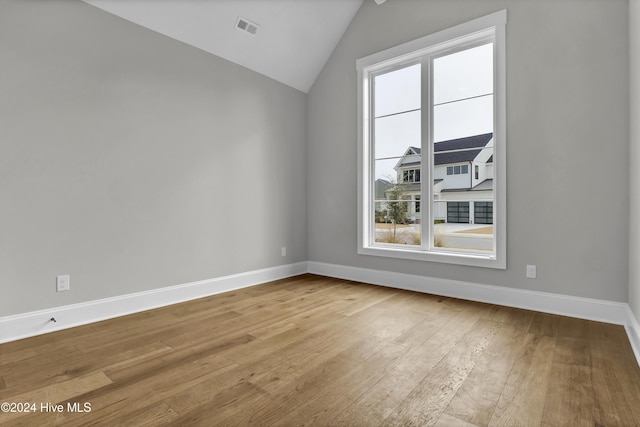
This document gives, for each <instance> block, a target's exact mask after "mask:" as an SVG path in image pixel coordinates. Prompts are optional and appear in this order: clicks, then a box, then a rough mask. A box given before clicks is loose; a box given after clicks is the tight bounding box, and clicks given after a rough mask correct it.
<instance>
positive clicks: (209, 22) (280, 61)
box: [84, 0, 363, 92]
mask: <svg viewBox="0 0 640 427" xmlns="http://www.w3.org/2000/svg"><path fill="white" fill-rule="evenodd" d="M84 1H85V2H86V3H89V4H91V5H93V6H96V7H98V8H100V9H103V10H105V11H107V12H110V13H112V14H114V15H117V16H120V17H122V18H124V19H127V20H129V21H131V22H134V23H136V24H139V25H142V26H143V27H146V28H149V29H151V30H154V31H157V32H159V33H162V34H165V35H167V36H169V37H172V38H174V39H176V40H180V41H182V42H184V43H187V44H189V45H192V46H195V47H198V48H200V49H203V50H205V51H207V52H210V53H212V54H214V55H217V56H220V57H222V58H225V59H227V60H229V61H232V62H235V63H236V64H239V65H242V66H244V67H247V68H249V69H251V70H253V71H256V72H258V73H260V74H264V75H265V76H268V77H271V78H272V79H274V80H277V81H279V82H282V83H284V84H286V85H288V86H291V87H294V88H296V89H298V90H301V91H303V92H308V91H309V89H310V88H311V85H313V82H314V81H315V79H316V77H317V76H318V74H319V73H320V70H322V67H323V66H324V64H325V62H326V61H327V59H329V56H330V55H331V52H332V51H333V49H334V48H335V46H336V44H337V43H338V41H339V40H340V38H341V37H342V34H343V33H344V31H345V30H346V29H347V27H348V26H349V23H350V22H351V20H352V18H353V17H354V15H355V14H356V12H357V11H358V9H359V8H360V5H361V4H362V2H363V0H127V1H123V0H84ZM240 16H241V17H243V18H246V19H247V20H249V21H252V22H254V23H256V24H258V25H259V29H258V32H257V34H256V35H251V34H249V33H247V32H243V31H239V30H237V29H236V28H235V24H236V21H237V19H238V17H240Z"/></svg>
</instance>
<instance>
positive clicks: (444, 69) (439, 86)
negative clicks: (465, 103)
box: [433, 43, 493, 105]
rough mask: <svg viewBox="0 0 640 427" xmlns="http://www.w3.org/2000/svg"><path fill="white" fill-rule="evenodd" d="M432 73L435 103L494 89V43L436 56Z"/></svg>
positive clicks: (485, 92)
mask: <svg viewBox="0 0 640 427" xmlns="http://www.w3.org/2000/svg"><path fill="white" fill-rule="evenodd" d="M469 64H474V65H473V66H469ZM433 73H434V87H433V90H434V93H433V103H434V104H435V105H438V104H442V103H445V102H451V101H457V100H460V99H467V98H472V97H476V96H481V95H487V94H490V93H493V43H489V44H485V45H482V46H478V47H474V48H472V49H467V50H463V51H461V52H456V53H454V54H451V55H447V56H442V57H439V58H436V59H434V60H433Z"/></svg>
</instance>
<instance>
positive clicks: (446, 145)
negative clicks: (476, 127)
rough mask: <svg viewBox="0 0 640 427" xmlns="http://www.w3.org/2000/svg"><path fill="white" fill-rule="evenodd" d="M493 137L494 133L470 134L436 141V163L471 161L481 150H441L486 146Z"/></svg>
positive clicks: (434, 147)
mask: <svg viewBox="0 0 640 427" xmlns="http://www.w3.org/2000/svg"><path fill="white" fill-rule="evenodd" d="M491 138H493V133H485V134H482V135H474V136H468V137H466V138H458V139H450V140H448V141H442V142H436V143H435V144H434V145H433V149H434V159H433V164H434V165H444V164H447V163H460V162H470V161H472V160H473V159H475V158H476V156H477V155H478V154H480V150H469V151H454V152H453V153H451V152H448V153H439V152H440V151H449V150H465V149H469V148H482V147H485V146H486V145H487V144H488V143H489V141H491Z"/></svg>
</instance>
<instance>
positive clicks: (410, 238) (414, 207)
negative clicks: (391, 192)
mask: <svg viewBox="0 0 640 427" xmlns="http://www.w3.org/2000/svg"><path fill="white" fill-rule="evenodd" d="M405 198H407V199H408V200H388V201H384V202H377V203H376V209H375V213H374V216H375V231H374V233H375V242H376V243H387V244H395V245H420V244H421V243H422V235H421V225H420V223H421V222H422V219H421V212H420V210H421V209H420V202H419V201H416V200H411V199H410V197H406V196H405Z"/></svg>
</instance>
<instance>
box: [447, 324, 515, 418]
mask: <svg viewBox="0 0 640 427" xmlns="http://www.w3.org/2000/svg"><path fill="white" fill-rule="evenodd" d="M526 335H527V332H526V329H522V328H518V327H514V326H512V325H509V324H500V329H499V331H498V333H496V335H494V336H493V337H492V339H491V342H490V344H489V346H488V347H487V349H486V351H485V352H484V354H483V355H482V356H481V357H480V360H479V361H478V363H477V364H476V366H475V367H474V369H473V370H472V371H471V373H470V374H469V376H468V377H467V379H466V380H465V381H464V383H463V384H462V386H461V387H460V389H459V390H458V392H457V393H456V395H455V397H454V398H453V399H452V401H451V403H450V404H449V405H448V406H447V408H446V409H445V413H446V414H448V415H451V416H453V417H455V418H456V419H458V420H464V421H465V422H467V423H470V424H477V425H480V426H486V425H488V424H489V421H490V420H491V416H492V415H493V412H494V410H495V407H496V406H497V404H498V401H499V399H500V396H501V395H502V391H503V390H504V387H505V384H506V382H507V379H508V378H509V375H510V373H511V370H512V368H513V365H514V364H515V362H516V360H517V359H518V357H520V355H521V354H522V350H523V345H524V344H525V342H526V341H525V337H526ZM445 419H446V418H445ZM438 422H440V420H438Z"/></svg>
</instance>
